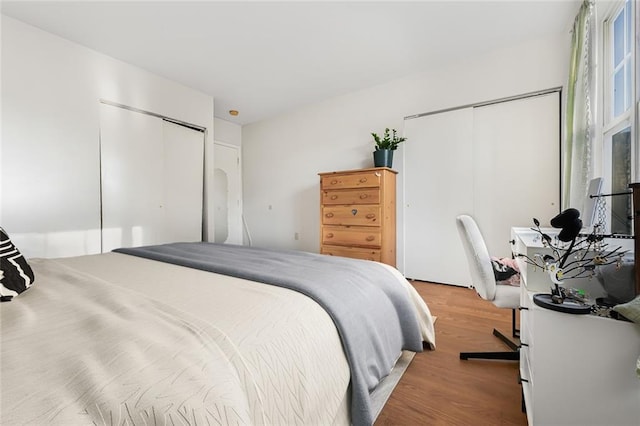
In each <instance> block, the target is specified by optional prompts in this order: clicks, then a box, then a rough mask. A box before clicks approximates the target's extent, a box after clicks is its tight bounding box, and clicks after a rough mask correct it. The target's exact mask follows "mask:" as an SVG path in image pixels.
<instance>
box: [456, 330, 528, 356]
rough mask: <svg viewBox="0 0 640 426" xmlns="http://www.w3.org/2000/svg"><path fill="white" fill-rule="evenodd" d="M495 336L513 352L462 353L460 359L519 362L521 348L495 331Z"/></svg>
mask: <svg viewBox="0 0 640 426" xmlns="http://www.w3.org/2000/svg"><path fill="white" fill-rule="evenodd" d="M493 335H494V336H496V337H497V338H498V339H500V340H501V341H502V342H503V343H504V344H505V345H507V346H508V347H509V348H510V349H511V350H510V351H503V352H460V359H463V360H466V359H498V360H503V361H519V360H520V352H519V349H520V347H519V346H518V345H517V344H516V343H515V342H513V341H512V340H511V339H509V338H508V337H507V336H505V335H504V334H502V333H501V332H499V331H498V330H496V329H495V328H494V329H493Z"/></svg>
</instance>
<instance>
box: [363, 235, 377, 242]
mask: <svg viewBox="0 0 640 426" xmlns="http://www.w3.org/2000/svg"><path fill="white" fill-rule="evenodd" d="M375 239H376V237H374V236H373V235H369V236H368V237H367V238H365V240H367V241H373V240H375Z"/></svg>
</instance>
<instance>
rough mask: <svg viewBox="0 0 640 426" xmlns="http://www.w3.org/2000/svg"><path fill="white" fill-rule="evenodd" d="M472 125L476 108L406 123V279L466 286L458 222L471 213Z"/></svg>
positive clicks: (465, 272)
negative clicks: (461, 216) (464, 214)
mask: <svg viewBox="0 0 640 426" xmlns="http://www.w3.org/2000/svg"><path fill="white" fill-rule="evenodd" d="M472 124H473V109H472V108H467V109H461V110H456V111H450V112H445V113H439V114H436V115H428V116H424V117H421V118H417V119H413V120H407V121H405V132H404V133H405V135H407V136H408V140H407V142H406V144H405V146H404V155H405V160H404V173H405V176H404V182H405V183H404V190H405V194H404V202H405V209H404V221H405V229H404V241H405V268H404V274H405V276H407V277H408V278H415V279H422V280H429V281H434V282H439V283H447V284H456V285H462V284H466V281H467V276H468V273H467V271H466V265H465V263H464V261H465V260H464V258H463V257H460V256H459V254H460V253H463V252H462V250H463V249H462V244H461V243H460V239H459V238H458V233H457V230H456V223H455V218H456V216H457V215H459V214H461V213H470V212H471V211H472V208H473V191H472V188H473V182H472V180H473V163H472V155H471V153H472V151H471V149H472V135H473V126H472ZM463 255H464V254H463Z"/></svg>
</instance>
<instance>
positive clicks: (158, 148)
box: [100, 104, 163, 252]
mask: <svg viewBox="0 0 640 426" xmlns="http://www.w3.org/2000/svg"><path fill="white" fill-rule="evenodd" d="M161 141H162V126H161V125H160V120H159V119H158V118H156V117H151V116H149V115H145V114H140V113H136V112H132V111H128V110H126V109H122V108H118V107H114V106H110V105H104V104H101V105H100V163H101V179H102V183H101V186H102V251H103V252H107V251H111V250H113V249H114V248H117V247H132V246H133V247H135V246H141V245H147V244H155V243H156V241H157V240H158V230H159V229H161V228H162V222H163V220H162V210H161V209H162V199H163V187H162V185H161V184H158V182H162V181H163V177H162V166H163V162H162V161H159V159H160V158H162V155H163V154H162V145H161Z"/></svg>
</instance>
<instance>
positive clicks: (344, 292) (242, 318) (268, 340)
mask: <svg viewBox="0 0 640 426" xmlns="http://www.w3.org/2000/svg"><path fill="white" fill-rule="evenodd" d="M178 246H179V248H180V250H183V251H182V252H181V254H180V255H178V256H176V251H175V250H176V247H178ZM142 250H143V251H144V250H147V252H146V253H145V252H137V253H135V252H111V253H104V254H98V255H88V256H79V257H70V258H60V259H30V260H29V264H30V265H31V267H32V268H33V271H34V274H35V277H36V281H35V285H33V286H32V288H29V290H28V291H25V292H23V293H21V294H19V296H17V297H15V298H13V300H12V301H11V302H10V303H2V304H0V314H1V320H2V323H1V324H2V330H1V331H2V341H1V343H2V345H1V348H0V350H1V359H0V360H1V364H2V375H1V376H0V380H1V383H0V384H1V390H2V396H1V398H2V401H1V402H2V404H1V405H0V407H1V410H2V411H1V414H0V416H1V418H0V420H1V422H2V424H11V425H14V424H60V425H75V424H136V425H137V424H185V425H202V424H274V425H275V424H278V425H283V424H287V425H293V424H305V425H306V424H317V425H319V424H323V425H325V424H326V425H329V424H350V423H351V424H356V425H361V424H371V423H372V422H373V420H374V413H372V412H371V409H370V401H369V400H368V394H369V393H370V392H371V391H372V390H373V389H374V388H375V387H376V385H377V384H378V382H379V381H380V380H382V379H383V378H384V377H385V376H386V375H387V374H388V373H389V371H390V370H391V368H392V367H393V364H394V362H395V361H396V360H397V359H398V357H399V356H400V354H401V352H402V350H407V349H409V350H412V351H419V350H421V347H422V344H423V342H424V344H426V345H428V346H431V347H435V346H434V345H435V339H434V330H433V321H432V317H431V314H430V313H429V309H428V307H427V306H426V304H425V303H424V301H423V300H422V298H421V297H420V296H419V295H418V294H417V292H416V291H415V289H413V287H412V286H411V285H410V284H409V283H408V282H407V281H406V280H405V279H404V278H403V277H402V275H401V274H400V273H399V272H398V271H397V270H395V269H394V268H391V267H389V266H387V265H383V264H380V263H376V262H369V261H359V260H353V259H344V258H332V257H330V256H322V255H317V254H312V253H303V252H284V251H282V252H281V251H272V250H262V249H255V248H249V247H242V246H231V245H217V244H208V243H190V244H182V245H180V244H168V245H162V246H153V247H146V248H142ZM154 250H155V251H162V250H165V251H166V250H169V255H166V253H165V255H164V256H165V257H166V256H168V258H165V259H162V260H160V259H155V258H154V257H158V256H159V255H157V254H154V253H155V252H154ZM185 250H186V251H185ZM201 250H207V251H206V252H204V253H205V254H201V253H203V252H201ZM208 250H218V252H211V253H210V252H208ZM149 253H151V254H149ZM255 256H262V257H260V258H259V259H258V258H257V257H255ZM265 256H266V257H265ZM160 257H162V255H160ZM176 257H184V259H186V263H187V264H188V266H183V265H181V264H179V263H181V262H182V263H185V262H184V261H183V260H184V259H183V260H182V261H180V260H179V261H176V260H175V258H176ZM199 257H201V258H203V259H204V258H207V259H208V258H216V259H218V261H217V265H215V263H216V262H213V263H214V264H213V266H212V265H211V264H208V263H207V262H204V263H205V265H204V266H202V265H194V264H193V263H194V261H193V259H197V258H199ZM285 259H288V260H285ZM327 262H328V263H327ZM195 263H199V261H198V262H195ZM200 263H202V262H200ZM350 270H351V271H352V272H351V275H350V273H349V271H350ZM212 271H217V272H212ZM263 272H265V273H266V276H267V278H264V276H263V275H265V274H263ZM287 275H291V276H292V277H293V278H291V279H289V278H287V279H280V277H283V276H287ZM269 276H270V277H271V278H269ZM363 277H364V278H363ZM269 279H272V280H273V279H275V280H276V281H279V282H276V283H269V284H265V283H266V282H267V281H268V280H269ZM290 281H291V282H293V281H296V282H297V281H303V282H304V281H308V283H306V284H305V285H306V287H305V286H304V285H303V287H302V288H301V289H300V288H298V289H292V288H290V287H291V286H292V285H294V284H290ZM361 281H363V282H367V284H366V285H369V282H373V281H375V282H376V284H375V285H376V286H378V285H379V286H382V287H385V286H387V287H388V289H391V291H392V292H394V294H395V295H394V296H391V297H390V299H403V300H392V301H391V302H388V301H385V302H383V307H382V308H380V307H378V306H377V305H376V303H377V302H376V301H374V300H373V299H371V298H370V294H372V293H376V292H378V290H369V289H366V290H365V287H362V285H364V284H363V283H361ZM295 285H297V284H295ZM317 288H321V290H320V291H319V293H322V292H325V293H327V294H328V296H322V294H320V295H318V294H316V293H317V292H316V291H315V289H317ZM350 288H353V289H355V293H353V292H352V293H349V290H348V289H350ZM385 291H386V292H387V293H388V291H387V290H385ZM335 295H338V296H337V297H334V296H335ZM323 297H324V298H325V299H326V298H327V297H328V298H329V299H332V298H334V299H343V301H346V304H345V305H344V306H342V307H338V308H335V307H327V306H325V305H326V304H327V303H334V302H327V300H322V298H323ZM385 297H386V296H385ZM400 302H401V303H405V302H406V304H407V306H410V309H409V310H408V311H401V310H397V309H396V308H391V311H393V312H392V313H389V312H387V311H388V309H387V308H386V306H387V305H389V306H391V305H393V306H396V305H398V304H399V303H400ZM358 306H359V308H360V309H356V307H358ZM398 306H399V305H398ZM396 307H397V306H396ZM356 311H357V312H356ZM381 312H384V313H385V314H387V315H391V316H397V317H400V319H398V318H390V317H381V318H376V317H377V316H379V314H380V313H381ZM403 316H404V318H403ZM370 321H371V322H370ZM398 321H399V324H400V328H402V330H399V332H398V333H396V332H395V331H394V329H393V328H391V329H390V331H389V330H383V329H384V328H385V327H386V325H385V324H386V323H395V322H398ZM413 321H415V324H416V326H417V341H416V337H415V336H414V335H409V336H408V337H407V336H405V334H407V333H408V332H407V331H405V330H404V329H411V328H412V327H413V326H412V325H411V326H407V325H406V323H407V322H413ZM349 322H355V323H357V324H359V327H360V328H358V326H356V327H355V329H354V330H355V332H354V331H353V330H351V331H350V330H349V327H350V326H345V323H349ZM383 323H384V324H383ZM381 324H383V325H381ZM369 329H371V330H370V331H371V333H372V334H373V335H374V337H371V338H370V337H367V335H368V334H369V331H368V330H369ZM399 334H402V336H400V337H398V335H399ZM409 334H411V333H409ZM414 334H415V333H414ZM417 345H419V346H417Z"/></svg>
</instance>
